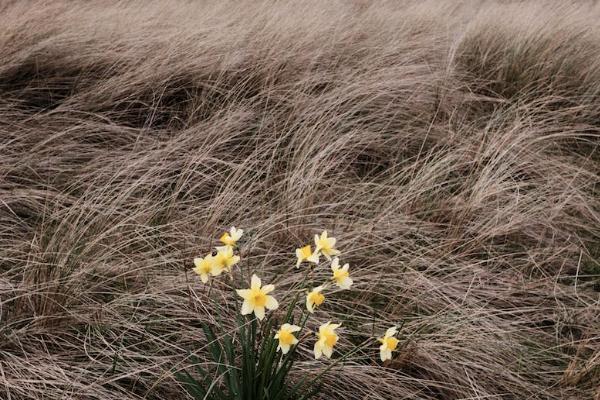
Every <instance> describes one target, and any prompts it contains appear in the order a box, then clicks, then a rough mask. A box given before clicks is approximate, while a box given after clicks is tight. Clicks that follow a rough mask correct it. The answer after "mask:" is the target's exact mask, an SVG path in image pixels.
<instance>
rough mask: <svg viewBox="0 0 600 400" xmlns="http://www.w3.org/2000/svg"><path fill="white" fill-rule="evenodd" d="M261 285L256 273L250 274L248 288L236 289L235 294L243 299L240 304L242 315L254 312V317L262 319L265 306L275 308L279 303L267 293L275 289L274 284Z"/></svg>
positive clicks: (270, 308)
mask: <svg viewBox="0 0 600 400" xmlns="http://www.w3.org/2000/svg"><path fill="white" fill-rule="evenodd" d="M261 285H262V283H261V281H260V278H259V277H258V276H256V275H252V281H251V283H250V289H237V290H236V292H237V294H238V295H240V296H241V297H242V298H243V299H244V303H243V304H242V315H247V314H251V313H253V312H254V315H256V318H258V319H260V320H262V319H263V318H264V317H265V308H267V309H269V310H276V309H277V307H279V303H277V300H275V297H273V296H269V293H271V292H272V291H273V290H275V286H274V285H265V286H263V287H261Z"/></svg>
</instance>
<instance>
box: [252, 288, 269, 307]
mask: <svg viewBox="0 0 600 400" xmlns="http://www.w3.org/2000/svg"><path fill="white" fill-rule="evenodd" d="M250 298H251V299H252V301H253V302H254V305H255V306H257V307H264V306H265V304H267V295H266V294H264V293H263V292H262V291H261V290H260V289H252V294H251V296H250Z"/></svg>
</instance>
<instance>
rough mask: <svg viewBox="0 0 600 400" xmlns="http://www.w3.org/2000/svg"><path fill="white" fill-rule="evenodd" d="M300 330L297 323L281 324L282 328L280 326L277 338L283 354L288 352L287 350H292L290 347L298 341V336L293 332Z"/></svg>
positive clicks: (278, 348)
mask: <svg viewBox="0 0 600 400" xmlns="http://www.w3.org/2000/svg"><path fill="white" fill-rule="evenodd" d="M299 330H300V327H299V326H296V325H290V324H283V325H281V328H279V330H278V331H277V334H276V335H275V339H279V346H277V350H281V352H282V353H283V354H287V352H288V351H290V347H291V346H294V345H295V344H297V343H298V339H296V336H294V335H293V333H294V332H298V331H299Z"/></svg>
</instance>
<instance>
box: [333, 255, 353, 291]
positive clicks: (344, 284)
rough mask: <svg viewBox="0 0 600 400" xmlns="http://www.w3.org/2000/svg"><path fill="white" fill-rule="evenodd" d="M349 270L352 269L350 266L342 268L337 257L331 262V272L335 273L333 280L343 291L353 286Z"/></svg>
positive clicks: (346, 265) (345, 265)
mask: <svg viewBox="0 0 600 400" xmlns="http://www.w3.org/2000/svg"><path fill="white" fill-rule="evenodd" d="M348 268H350V265H349V264H344V266H343V267H341V268H340V259H339V258H337V257H336V258H334V259H333V261H332V262H331V271H333V276H332V277H331V279H333V281H334V282H335V284H336V285H337V286H338V287H340V288H341V289H350V286H352V283H353V281H352V278H350V272H348Z"/></svg>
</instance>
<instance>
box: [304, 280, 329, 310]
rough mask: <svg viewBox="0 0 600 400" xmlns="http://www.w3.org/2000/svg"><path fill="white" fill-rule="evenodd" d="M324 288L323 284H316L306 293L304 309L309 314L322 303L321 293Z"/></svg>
mask: <svg viewBox="0 0 600 400" xmlns="http://www.w3.org/2000/svg"><path fill="white" fill-rule="evenodd" d="M323 289H325V287H324V286H317V287H316V288H314V289H313V290H311V291H310V292H308V293H307V294H306V309H307V310H308V312H310V313H311V314H312V313H313V312H315V308H316V307H318V306H320V305H321V304H323V302H324V301H325V295H324V294H323V293H321V292H322V291H323Z"/></svg>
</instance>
